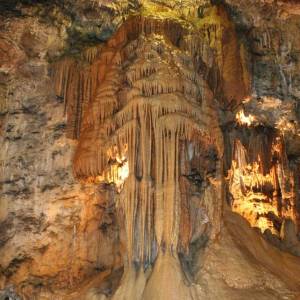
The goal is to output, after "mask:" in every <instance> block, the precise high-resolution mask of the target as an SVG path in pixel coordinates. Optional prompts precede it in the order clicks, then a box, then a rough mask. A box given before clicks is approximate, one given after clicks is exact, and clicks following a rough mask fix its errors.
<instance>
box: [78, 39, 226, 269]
mask: <svg viewBox="0 0 300 300" xmlns="http://www.w3.org/2000/svg"><path fill="white" fill-rule="evenodd" d="M102 55H104V61H105V60H106V57H107V56H106V54H105V52H104V54H102ZM100 59H103V58H102V57H101V58H100ZM102 61H103V60H102ZM106 66H107V69H106V70H105V77H104V78H103V80H102V81H101V82H100V84H99V86H98V88H97V89H96V93H95V96H94V98H93V100H92V102H91V103H90V105H89V108H88V110H87V111H86V114H85V115H84V118H83V122H82V127H83V128H82V132H81V136H80V139H79V145H78V151H77V153H76V156H75V160H74V171H75V174H76V175H77V176H78V177H97V176H99V175H104V177H103V180H104V181H105V180H106V181H107V178H105V174H110V176H111V170H114V169H115V166H116V165H117V166H121V165H122V164H123V163H124V161H126V162H127V163H128V178H127V179H126V182H125V185H124V192H122V193H121V195H120V199H119V205H120V206H121V208H122V211H123V212H124V216H125V222H126V224H125V227H126V233H127V239H126V240H127V250H128V260H129V261H130V262H132V261H133V260H134V261H139V262H144V263H146V264H149V263H150V262H151V261H152V260H153V257H154V256H155V255H156V251H157V250H155V249H157V248H160V247H161V246H162V245H163V247H164V249H167V250H168V251H176V249H177V247H178V236H179V223H180V205H181V204H180V197H179V195H180V193H179V185H180V184H179V181H180V180H179V177H180V176H182V175H185V174H186V175H187V174H189V173H190V171H191V168H194V169H198V170H201V169H202V165H201V164H202V163H203V162H202V161H200V160H199V157H200V155H201V153H202V152H208V151H209V150H208V149H210V148H211V147H213V148H214V147H215V146H214V145H215V144H216V141H217V140H220V135H219V136H218V134H220V132H219V130H218V125H217V122H216V121H217V120H216V115H215V110H214V109H213V98H212V94H211V92H210V91H209V88H208V86H207V84H206V83H205V81H204V80H203V78H202V76H201V74H199V73H197V72H196V71H195V70H194V69H193V64H192V61H191V59H190V58H189V57H188V56H187V55H186V54H185V53H184V52H182V51H180V50H178V49H177V48H176V47H174V46H173V45H170V44H168V43H166V42H165V38H164V36H162V35H158V34H156V35H154V34H153V35H151V36H144V35H141V36H140V37H139V38H137V39H135V40H133V41H131V42H129V43H128V44H126V45H124V46H122V47H116V49H115V51H114V55H112V56H111V60H110V61H107V64H106ZM204 99H205V101H204ZM214 158H215V157H214ZM185 161H188V162H190V163H189V164H186V163H185ZM180 162H181V163H180ZM186 168H188V169H186ZM206 170H208V168H207V169H206ZM199 172H203V170H202V171H199ZM116 176H118V174H117V175H116ZM202 176H203V178H205V174H202ZM117 179H118V178H115V180H117ZM154 210H155V211H154ZM153 225H154V226H153ZM153 229H155V232H154V231H153ZM154 236H155V239H154ZM154 241H155V243H157V245H156V246H155V247H153V245H154ZM137 248H138V249H137ZM153 251H154V252H155V253H153Z"/></svg>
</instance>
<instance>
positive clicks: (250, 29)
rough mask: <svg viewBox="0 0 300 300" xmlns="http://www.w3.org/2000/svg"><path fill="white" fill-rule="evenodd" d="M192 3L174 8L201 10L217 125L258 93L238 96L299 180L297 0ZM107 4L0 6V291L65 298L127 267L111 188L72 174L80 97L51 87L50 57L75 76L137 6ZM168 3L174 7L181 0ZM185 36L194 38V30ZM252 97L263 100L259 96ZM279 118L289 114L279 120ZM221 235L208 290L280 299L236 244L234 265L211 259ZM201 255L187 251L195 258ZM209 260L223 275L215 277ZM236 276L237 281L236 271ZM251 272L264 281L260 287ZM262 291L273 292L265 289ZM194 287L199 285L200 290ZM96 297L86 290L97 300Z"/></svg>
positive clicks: (108, 288) (205, 276)
mask: <svg viewBox="0 0 300 300" xmlns="http://www.w3.org/2000/svg"><path fill="white" fill-rule="evenodd" d="M131 2H132V3H131ZM187 2H188V5H187V6H186V7H189V9H187V8H186V7H181V8H180V9H178V12H180V13H182V14H183V15H184V16H186V15H188V16H189V17H190V18H192V19H193V20H194V18H196V19H197V20H198V18H199V23H200V24H198V25H199V26H200V27H201V34H204V35H205V34H206V37H205V38H204V39H206V41H207V42H208V46H209V48H210V50H207V51H208V52H207V55H206V56H205V55H203V57H202V58H201V59H203V64H202V65H201V64H199V65H201V67H202V68H203V70H204V71H205V78H206V79H207V81H208V83H209V86H210V88H211V90H212V91H213V93H214V96H215V98H217V101H219V103H220V107H221V109H220V112H219V114H220V120H221V121H220V123H221V125H222V126H223V128H225V127H226V126H228V123H230V122H235V114H236V112H237V111H238V109H240V108H241V102H242V100H244V98H245V97H252V98H253V99H254V100H253V101H252V102H251V103H250V104H248V105H244V110H245V111H246V112H247V113H248V114H252V115H255V116H256V118H257V119H259V118H261V119H259V122H260V123H262V124H264V125H266V126H270V127H274V128H276V130H278V131H279V132H280V134H283V133H284V138H285V139H284V143H285V144H286V148H287V156H288V158H290V160H292V162H293V163H292V164H293V167H292V169H293V172H294V176H295V178H296V179H297V176H298V174H299V173H298V172H299V167H298V156H299V148H298V146H299V145H300V144H299V141H298V132H297V126H296V125H295V122H297V121H298V104H297V101H298V98H299V96H300V94H299V93H300V91H299V78H298V77H299V74H298V70H299V53H300V44H299V40H298V38H297V36H298V35H297V33H298V32H299V7H298V6H299V5H298V4H297V3H293V2H292V1H285V2H283V1H277V2H276V3H275V2H272V1H255V3H251V4H249V1H235V0H229V1H226V2H225V3H224V6H223V8H222V9H216V8H215V7H214V8H211V5H210V4H209V2H208V1H198V2H197V1H192V2H191V3H190V2H189V1H187ZM161 3H162V4H161V5H162V6H164V5H166V3H164V2H161ZM99 4H101V3H100V2H99ZM102 4H104V5H103V6H100V5H96V4H95V2H94V1H85V2H83V1H75V2H74V3H71V2H69V1H63V2H60V3H56V2H53V3H50V4H49V3H47V2H46V1H45V2H43V1H36V2H35V3H30V1H19V2H18V1H13V2H11V3H9V4H7V3H6V4H5V6H3V9H2V10H1V12H2V13H1V16H0V22H1V37H0V58H1V66H0V70H1V74H0V76H1V77H0V78H1V85H0V94H1V100H0V101H1V102H0V108H1V112H0V130H1V137H0V139H1V146H2V147H1V150H0V153H1V154H0V157H1V158H0V161H1V198H0V208H1V209H0V222H1V227H0V231H1V235H0V241H1V247H0V254H1V255H0V272H1V275H0V284H1V285H0V288H1V289H4V290H5V289H6V290H7V289H8V287H9V286H10V285H12V286H14V288H16V289H17V291H18V292H19V293H20V294H21V295H23V297H28V299H32V297H33V295H35V296H36V297H40V298H37V299H43V298H42V297H45V298H46V299H47V297H51V294H52V292H51V290H52V291H53V290H55V291H56V292H57V291H58V292H57V294H56V297H57V299H59V297H61V299H67V298H66V296H65V293H66V291H68V293H69V292H70V291H76V289H78V286H80V285H84V286H85V284H86V282H92V280H91V279H90V278H93V280H95V279H94V278H96V280H97V278H99V282H100V279H101V278H102V277H105V276H107V274H115V273H117V272H118V271H116V270H119V269H120V267H122V265H123V262H122V259H121V256H122V254H124V251H125V250H124V249H122V244H121V245H120V243H119V241H118V239H119V228H118V224H117V221H116V216H115V211H114V208H113V205H112V203H110V202H109V201H108V200H107V199H110V198H111V195H110V193H112V191H110V190H109V189H107V187H105V189H104V188H103V186H100V187H99V186H95V184H94V183H93V182H88V183H86V182H85V183H84V184H82V183H81V182H80V181H78V180H77V179H75V178H74V174H73V169H72V168H73V157H74V153H75V149H76V147H77V143H78V141H77V140H76V138H78V137H79V135H80V128H79V127H78V120H74V119H72V118H74V117H75V118H76V116H77V118H78V107H79V106H78V105H81V104H82V102H80V101H81V100H80V99H79V98H78V97H74V96H73V97H70V101H73V102H68V103H67V102H66V97H65V98H64V96H65V95H64V94H63V93H60V92H57V89H55V86H53V83H54V82H53V81H54V80H55V78H53V66H54V65H55V64H57V63H60V62H61V61H65V59H66V58H67V59H71V60H72V61H75V62H76V64H77V63H78V62H79V64H78V65H77V67H78V66H79V67H78V69H76V70H75V72H74V73H75V74H76V75H77V71H78V70H81V69H80V68H81V67H82V66H83V68H85V67H86V65H88V64H89V60H90V59H91V58H90V56H89V54H91V53H92V52H91V51H86V50H85V49H86V48H90V46H92V47H95V46H96V47H98V46H99V47H102V46H103V45H104V43H105V41H106V40H107V39H109V38H110V36H111V35H112V34H113V32H115V31H116V30H117V28H118V26H119V25H120V24H121V23H122V22H123V19H125V18H126V17H127V15H130V14H131V13H132V12H133V11H136V10H137V8H138V7H139V3H138V2H135V1H130V3H127V1H124V2H123V1H119V2H112V5H106V3H102ZM217 4H218V3H217ZM0 5H2V3H1V4H0ZM167 5H168V6H170V7H171V8H173V9H174V8H178V7H179V6H178V5H179V4H178V3H176V1H171V2H168V3H167ZM150 8H151V9H152V8H153V7H152V6H151V7H150ZM164 17H169V16H168V15H167V16H164ZM218 26H219V27H218ZM216 28H217V29H216ZM213 34H214V35H215V36H212V35H213ZM207 35H209V37H208V36H207ZM191 39H192V40H194V41H196V40H197V39H195V36H193V35H192V36H191ZM197 46H199V45H197V44H196V45H194V47H197ZM210 51H211V52H210ZM212 53H213V54H212ZM92 55H93V54H92ZM83 56H84V59H83V60H84V61H85V62H84V63H82V57H83ZM196 59H197V57H196ZM198 62H199V61H198ZM204 66H208V68H206V69H205V68H204ZM220 83H221V84H220ZM73 92H74V91H73ZM269 98H270V99H271V105H270V107H269V108H268V107H267V109H266V108H265V107H264V106H263V104H264V103H265V102H264V101H265V99H269ZM261 99H262V100H261ZM282 100H284V101H287V102H286V103H289V101H290V103H292V104H291V105H290V107H291V108H290V107H288V108H285V107H283V106H281V104H280V105H278V106H274V103H278V101H282ZM256 101H258V102H256ZM259 101H262V104H257V103H261V102H259ZM253 103H254V104H253ZM280 103H281V102H280ZM259 105H262V106H263V107H262V108H260V106H259ZM84 109H85V108H84V107H83V108H82V110H81V111H82V112H83V111H84ZM281 119H282V120H283V121H284V122H283V123H280V124H279V125H278V120H281ZM74 124H75V125H76V124H77V125H76V126H77V129H76V126H74ZM78 128H79V129H78ZM286 128H288V130H286ZM295 128H296V129H295ZM74 138H75V139H74ZM224 151H225V163H224V169H225V171H226V170H229V169H230V167H231V160H230V159H228V157H230V155H226V151H227V152H228V153H231V151H232V149H231V148H229V149H227V148H226V147H225V149H224ZM226 175H227V174H224V176H226ZM295 181H296V180H295ZM298 184H299V183H298ZM295 185H296V187H297V182H296V183H295ZM295 197H296V198H297V199H298V196H297V195H296V196H295ZM295 203H296V204H295V205H299V204H297V203H298V202H295ZM234 220H235V219H234ZM232 223H234V222H233V221H232ZM296 225H297V226H299V224H296ZM245 226H246V225H245ZM243 228H244V227H243ZM222 230H225V231H226V230H227V229H222ZM229 231H230V228H229ZM226 232H227V231H226ZM226 234H227V233H226ZM226 234H224V235H222V238H221V239H220V241H219V242H217V243H216V244H215V246H213V245H211V246H209V248H208V249H209V250H207V251H206V253H208V254H207V257H208V258H207V260H206V263H203V262H202V261H201V262H199V264H198V265H203V270H204V271H202V273H201V274H200V273H198V272H197V271H196V270H195V271H194V274H197V275H195V277H197V278H198V279H197V280H199V281H198V282H201V283H202V284H203V286H204V287H205V288H206V289H207V290H209V291H212V290H213V289H214V284H216V285H217V286H218V289H219V290H222V291H223V292H222V293H221V294H217V292H215V294H212V295H210V296H211V297H223V298H224V299H234V296H233V295H234V294H232V291H231V289H238V290H240V294H238V295H239V296H238V297H245V299H247V298H246V297H248V296H249V295H247V294H244V293H245V292H244V291H243V289H249V288H250V289H251V288H252V289H253V290H255V291H256V292H257V293H258V294H257V295H259V297H262V299H264V298H263V297H265V299H270V297H274V298H275V297H278V299H281V298H280V296H278V295H277V294H276V292H274V291H276V289H281V290H282V291H283V293H286V295H290V294H289V293H290V292H289V291H287V290H285V289H286V286H285V284H283V283H282V282H281V281H280V280H278V279H277V278H273V277H272V276H273V275H266V272H264V271H261V269H260V268H259V267H257V266H256V263H255V264H251V263H249V262H248V260H247V258H244V257H243V255H244V254H243V251H242V250H235V252H234V255H233V257H234V261H238V262H239V263H232V262H231V264H230V262H228V263H224V261H222V260H219V259H217V258H218V257H221V256H226V255H228V253H230V252H231V251H232V246H231V244H230V243H231V242H232V241H231V239H232V238H231V237H227V235H226ZM224 236H225V237H224ZM230 241H231V242H230ZM259 243H260V242H259ZM262 243H263V242H262ZM274 243H275V244H276V241H275V242H274V241H273V244H274ZM196 248H197V247H196ZM282 248H283V250H286V249H285V248H284V247H282ZM222 249H225V250H222ZM294 252H295V253H296V254H297V251H294ZM276 253H277V252H276ZM193 255H194V254H191V256H193ZM276 255H277V254H276ZM279 256H280V255H279ZM242 257H243V258H242ZM276 257H277V256H276ZM196 260H197V259H194V258H193V259H192V261H193V263H194V262H195V261H196ZM291 261H292V260H291ZM188 263H189V262H187V265H188ZM292 263H295V261H292ZM292 263H291V264H292ZM243 264H244V265H243ZM291 264H290V265H291ZM222 265H224V266H223V267H222ZM245 265H247V268H246V270H245V268H244V267H245ZM290 265H288V268H289V267H290ZM212 269H213V270H214V269H218V270H220V271H219V272H217V273H218V274H221V273H222V274H225V275H218V274H217V275H215V276H212V273H213V271H211V270H212ZM111 270H113V271H111ZM278 273H279V272H278ZM237 274H238V275H237ZM241 274H243V275H244V277H243V276H242V275H241ZM249 274H251V276H250V275H249ZM261 274H264V275H261ZM235 275H236V276H238V277H239V278H240V279H239V280H236V278H235ZM113 276H115V277H116V278H117V277H118V275H113ZM258 277H259V278H263V280H262V282H263V284H262V285H261V286H260V284H261V283H260V280H257V278H258ZM224 278H225V286H226V288H224V282H223V279H224ZM249 278H250V279H249ZM118 280H119V279H114V277H113V279H109V284H106V285H103V284H102V285H100V284H99V286H101V289H100V292H101V293H102V294H103V295H105V294H106V295H111V293H112V291H113V290H114V289H115V286H114V285H116V283H115V282H118ZM220 282H221V283H220ZM270 282H273V284H271V283H270ZM295 282H296V283H294V282H293V284H292V285H293V286H296V284H297V280H296V281H295ZM218 289H217V290H218ZM260 289H265V290H272V292H270V293H271V294H268V293H267V292H263V293H262V294H260V291H259V290H260ZM257 290H258V291H257ZM100 292H99V291H97V293H98V294H99V293H100ZM256 292H255V293H256ZM75 293H76V292H75ZM97 293H96V294H97ZM101 293H100V294H101ZM197 293H198V295H202V296H203V295H204V294H205V293H204V292H203V290H201V291H200V290H198V291H197ZM203 293H204V294H203ZM102 294H101V295H102ZM92 295H94V294H93V293H92ZM92 295H90V296H88V297H87V299H92V297H93V296H92ZM270 295H272V296H270ZM268 297H269V298H268ZM290 297H292V296H290ZM239 299H241V298H239ZM291 299H292V298H291Z"/></svg>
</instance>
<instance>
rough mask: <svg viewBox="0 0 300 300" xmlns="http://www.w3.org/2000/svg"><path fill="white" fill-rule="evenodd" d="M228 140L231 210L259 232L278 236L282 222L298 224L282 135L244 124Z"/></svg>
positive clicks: (291, 179) (291, 172) (290, 174)
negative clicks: (267, 231)
mask: <svg viewBox="0 0 300 300" xmlns="http://www.w3.org/2000/svg"><path fill="white" fill-rule="evenodd" d="M246 118H249V116H248V117H246ZM247 121H249V120H248V119H247ZM227 138H228V140H230V142H228V144H227V148H229V149H230V150H229V151H231V153H232V156H231V159H232V160H231V166H230V169H229V172H228V186H229V193H230V195H231V205H232V209H233V211H235V212H237V213H239V214H241V215H242V216H244V217H245V218H246V219H247V220H248V221H249V222H250V224H251V226H253V227H258V228H260V229H261V231H262V232H264V231H265V230H267V229H269V230H270V231H271V232H272V233H273V234H275V235H278V236H280V232H281V228H282V224H283V222H284V220H286V219H290V220H292V221H293V222H294V223H295V224H297V223H298V222H299V220H298V212H297V207H296V185H295V177H294V170H293V169H291V168H290V165H289V163H288V159H287V155H286V150H285V142H284V138H283V136H282V135H281V134H280V132H279V131H277V130H275V129H271V128H267V127H263V126H259V125H257V126H252V127H249V124H248V123H244V125H240V126H239V127H238V128H237V129H235V130H233V131H232V133H231V134H230V137H229V136H227Z"/></svg>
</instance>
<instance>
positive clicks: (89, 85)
mask: <svg viewBox="0 0 300 300" xmlns="http://www.w3.org/2000/svg"><path fill="white" fill-rule="evenodd" d="M218 14H220V17H219V18H221V20H223V19H224V20H225V21H224V23H225V24H227V25H226V26H225V29H224V26H223V25H222V23H221V22H220V20H219V21H218V22H216V23H214V22H213V23H212V24H210V23H208V24H207V25H205V26H202V27H199V28H198V29H194V30H191V28H188V26H184V25H182V24H181V23H180V22H177V21H176V20H172V19H156V18H153V17H143V16H134V17H130V18H129V19H128V20H127V21H126V22H125V23H124V24H123V25H122V26H121V27H120V28H119V30H118V31H117V32H116V33H115V35H114V36H113V37H112V38H111V39H110V40H109V41H108V42H107V43H106V46H105V47H104V46H101V45H98V46H94V47H89V48H87V49H86V50H84V51H83V53H82V54H81V58H79V59H78V57H74V58H72V57H66V58H65V59H60V60H59V61H58V62H56V63H54V64H53V65H52V69H51V76H52V78H53V82H54V89H55V92H56V95H57V96H58V97H61V98H63V99H64V103H65V113H66V116H67V125H68V126H67V129H68V130H67V135H68V137H70V138H74V139H77V138H79V136H80V132H81V130H82V127H83V126H82V120H83V116H84V115H85V111H86V109H87V108H88V107H89V106H90V104H91V101H92V99H93V98H94V97H95V95H96V92H97V91H96V89H97V87H98V85H99V84H100V83H101V82H102V81H103V80H104V76H105V77H106V78H107V76H108V74H106V73H107V72H106V69H107V66H109V65H110V64H111V62H114V60H118V61H119V62H118V64H119V65H120V64H121V63H122V61H124V60H126V57H125V56H128V55H131V54H132V53H131V51H132V50H133V49H132V47H134V46H133V45H132V46H131V48H130V47H127V50H124V49H123V48H124V45H127V44H128V43H129V42H130V41H134V40H136V39H137V38H138V37H139V36H140V35H141V34H142V35H145V36H149V35H152V34H158V35H162V36H164V37H165V38H166V39H167V40H168V42H169V43H170V44H172V45H173V46H175V47H177V48H179V49H180V50H182V51H186V52H187V53H188V54H189V57H190V58H191V60H190V62H189V63H190V66H188V67H187V68H186V69H183V72H185V76H188V77H189V81H187V82H185V85H184V86H182V85H180V84H179V86H174V85H170V86H169V87H168V88H169V89H170V90H169V92H172V91H179V92H181V91H183V90H184V93H185V95H189V94H191V96H195V93H198V95H197V97H201V95H203V93H204V91H201V86H202V84H201V82H199V79H197V77H196V76H195V75H194V73H195V72H196V73H199V72H200V73H201V74H202V76H203V78H204V79H205V80H206V81H207V83H208V85H209V87H210V89H211V91H212V92H213V94H214V96H215V97H216V98H218V99H219V100H220V101H223V103H224V101H225V102H227V105H228V104H229V103H231V102H232V101H233V102H237V103H239V102H240V101H241V100H242V99H243V97H244V96H245V95H246V92H247V88H246V87H245V86H246V85H245V78H243V75H241V74H243V72H245V70H242V69H241V68H242V67H241V66H244V64H245V62H244V61H243V60H242V58H241V56H240V52H241V51H240V50H239V49H238V47H237V43H236V38H235V36H234V29H233V27H232V25H231V24H230V23H229V21H228V17H227V15H226V13H225V11H224V9H221V8H218ZM228 24H230V25H228ZM225 35H226V36H227V39H226V40H228V45H227V44H225V45H223V44H222V41H223V40H224V36H225ZM227 48H228V49H229V48H230V49H231V50H230V53H231V52H232V54H231V55H229V54H228V53H229V52H228V51H227V50H228V49H227ZM115 49H119V50H121V49H123V50H122V51H119V53H118V54H116V53H115ZM126 51H128V53H127V52H126ZM158 51H159V49H158ZM119 67H121V68H123V66H121V65H120V66H119ZM191 68H195V70H194V71H195V72H190V69H191ZM144 71H145V72H153V71H155V69H154V67H153V66H152V67H151V66H150V67H149V66H147V69H145V70H144ZM110 72H113V71H112V70H110ZM115 72H117V69H115ZM112 76H113V75H112ZM126 76H127V80H128V84H130V82H131V81H132V80H133V79H134V78H135V77H134V76H140V75H139V74H136V72H135V71H134V70H133V72H131V73H128V74H127V75H126ZM132 76H133V77H132ZM225 77H226V78H225ZM139 84H140V85H143V88H144V90H143V92H144V93H145V94H148V95H150V94H151V93H152V92H155V91H156V93H160V92H161V91H162V92H165V91H164V87H163V86H161V85H160V83H159V82H157V84H156V85H155V86H150V83H148V84H147V80H144V81H142V80H141V81H140V83H139ZM195 85H196V86H198V87H200V92H198V90H197V89H196V88H195ZM150 89H154V90H153V91H152V90H150ZM107 96H108V97H109V95H107ZM110 105H112V104H110Z"/></svg>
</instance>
